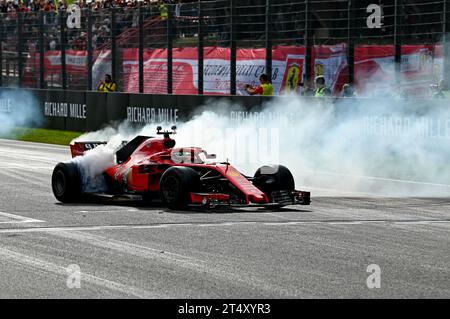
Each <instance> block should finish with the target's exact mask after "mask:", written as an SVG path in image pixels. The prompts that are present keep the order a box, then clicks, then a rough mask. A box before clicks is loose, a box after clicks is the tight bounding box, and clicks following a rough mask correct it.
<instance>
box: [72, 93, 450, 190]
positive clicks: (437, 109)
mask: <svg viewBox="0 0 450 319" xmlns="http://www.w3.org/2000/svg"><path fill="white" fill-rule="evenodd" d="M449 102H450V101H446V100H436V101H426V100H414V101H413V100H397V99H394V98H386V99H378V100H374V99H341V100H338V101H335V100H333V99H323V100H312V99H306V98H301V97H279V98H275V99H274V100H272V101H271V102H270V103H267V104H266V105H264V107H263V109H262V111H261V110H258V111H254V112H253V111H246V110H244V109H242V108H237V107H236V106H235V105H220V107H219V106H218V105H217V104H216V105H214V108H213V107H212V105H206V106H205V108H208V109H209V111H204V112H202V113H200V114H199V115H197V116H195V117H194V118H193V119H191V120H190V121H187V122H183V123H178V124H177V125H178V134H177V135H176V136H175V137H174V138H175V139H176V140H177V147H183V146H184V147H188V146H200V147H202V148H204V149H206V150H207V151H208V153H217V155H218V158H219V159H220V160H229V161H230V162H231V164H233V165H234V166H236V167H237V168H238V169H239V170H241V171H242V172H243V173H244V174H247V175H251V176H253V173H254V172H255V171H256V169H257V168H258V167H260V166H262V165H265V164H282V165H285V166H287V167H288V168H290V170H291V171H292V173H293V174H294V176H295V179H296V184H297V188H299V189H305V190H308V189H312V190H313V191H316V193H317V192H320V193H323V194H330V195H337V194H340V195H342V194H348V196H355V195H367V194H370V195H380V196H448V195H450V166H449V165H448V164H447V162H448V159H449V158H450V110H449V106H450V103H449ZM222 103H224V102H222ZM208 106H209V107H208ZM211 109H217V110H220V111H210V110H211ZM156 126H157V125H156V124H153V125H148V126H146V127H144V128H140V129H136V128H133V127H131V126H130V125H128V124H126V123H122V124H121V125H119V126H118V127H117V128H112V127H109V128H107V129H104V130H101V131H98V132H93V133H89V134H87V135H84V136H82V137H80V138H79V139H78V140H84V141H88V140H106V141H108V140H112V143H111V145H115V146H117V145H118V141H122V140H130V139H132V138H134V137H135V136H136V135H149V136H154V133H155V130H156ZM166 126H167V125H166ZM116 149H117V148H115V147H109V148H108V150H109V151H110V152H111V153H110V154H107V156H106V154H104V153H103V150H102V151H95V150H94V151H92V153H95V152H98V153H102V154H103V155H102V156H105V157H104V158H103V159H102V158H98V157H96V158H94V156H92V161H91V160H84V161H85V162H86V163H85V164H86V165H88V166H89V171H90V172H94V173H98V172H99V171H100V170H101V169H102V168H103V167H104V165H100V166H94V168H92V166H91V165H94V164H93V162H95V163H99V162H104V163H105V164H108V165H109V164H110V163H111V154H113V151H115V150H116ZM102 156H100V157H102ZM95 165H97V164H95Z"/></svg>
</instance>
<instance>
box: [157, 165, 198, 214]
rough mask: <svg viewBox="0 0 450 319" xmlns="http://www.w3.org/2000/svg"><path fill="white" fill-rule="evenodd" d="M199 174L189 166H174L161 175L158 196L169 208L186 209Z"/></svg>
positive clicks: (196, 187) (196, 188)
mask: <svg viewBox="0 0 450 319" xmlns="http://www.w3.org/2000/svg"><path fill="white" fill-rule="evenodd" d="M199 184H200V176H199V174H198V173H197V172H196V171H195V170H193V169H192V168H190V167H183V166H174V167H170V168H169V169H167V170H166V171H165V172H164V174H163V175H162V176H161V181H160V196H161V200H162V202H163V204H164V205H166V206H167V207H168V208H170V209H187V208H188V205H189V203H190V202H191V198H190V193H191V192H195V191H196V190H198V187H199Z"/></svg>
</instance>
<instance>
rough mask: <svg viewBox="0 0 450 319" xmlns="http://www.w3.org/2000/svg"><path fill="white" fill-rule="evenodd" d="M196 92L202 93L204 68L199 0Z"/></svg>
mask: <svg viewBox="0 0 450 319" xmlns="http://www.w3.org/2000/svg"><path fill="white" fill-rule="evenodd" d="M197 5H198V43H197V51H198V70H197V73H198V74H197V76H198V83H197V86H198V94H199V95H202V94H203V93H204V78H203V68H204V58H205V57H204V47H205V44H204V34H203V33H204V30H203V29H204V28H203V7H202V2H201V0H198V4H197Z"/></svg>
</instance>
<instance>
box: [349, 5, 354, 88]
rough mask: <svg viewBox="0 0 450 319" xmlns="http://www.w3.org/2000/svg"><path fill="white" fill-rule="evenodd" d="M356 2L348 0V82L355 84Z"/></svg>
mask: <svg viewBox="0 0 450 319" xmlns="http://www.w3.org/2000/svg"><path fill="white" fill-rule="evenodd" d="M354 8H355V6H354V1H353V0H348V7H347V16H348V21H347V28H348V30H347V64H348V82H349V83H350V84H353V82H354V81H355V76H354V75H355V36H354V29H355V23H354V22H355V10H354Z"/></svg>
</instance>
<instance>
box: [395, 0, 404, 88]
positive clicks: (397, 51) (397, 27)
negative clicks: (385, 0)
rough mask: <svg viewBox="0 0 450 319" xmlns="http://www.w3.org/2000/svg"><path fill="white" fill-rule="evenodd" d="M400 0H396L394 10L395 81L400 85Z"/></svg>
mask: <svg viewBox="0 0 450 319" xmlns="http://www.w3.org/2000/svg"><path fill="white" fill-rule="evenodd" d="M399 3H400V1H399V0H395V11H394V48H395V81H396V84H397V85H400V81H401V77H400V72H401V63H402V45H401V43H400V41H401V40H400V21H399V19H400V8H399V5H400V4H399Z"/></svg>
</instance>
